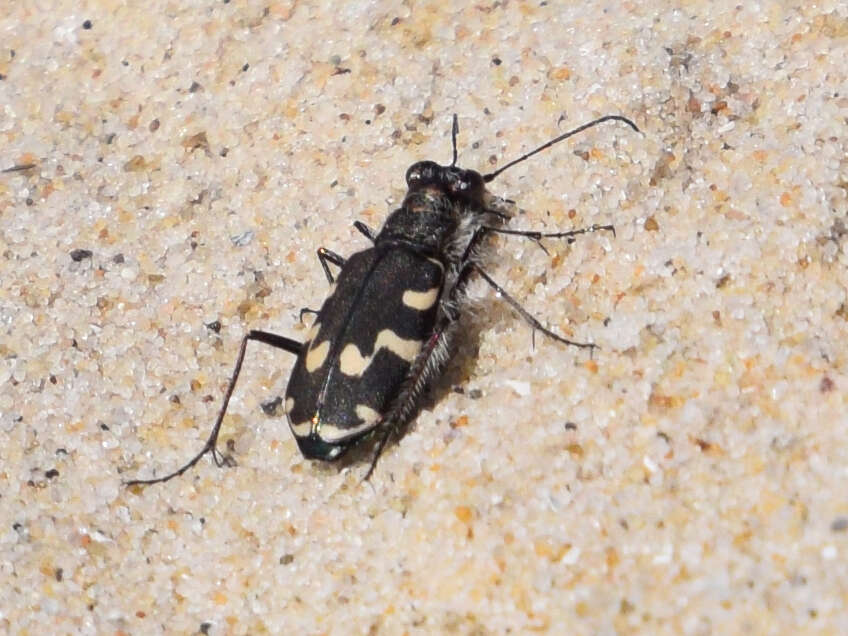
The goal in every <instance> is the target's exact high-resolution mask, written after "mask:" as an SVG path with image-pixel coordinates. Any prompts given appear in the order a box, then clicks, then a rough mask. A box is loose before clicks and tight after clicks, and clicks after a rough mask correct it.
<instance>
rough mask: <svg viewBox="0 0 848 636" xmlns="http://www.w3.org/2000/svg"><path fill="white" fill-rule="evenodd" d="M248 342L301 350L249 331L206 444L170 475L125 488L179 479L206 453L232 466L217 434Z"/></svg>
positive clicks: (293, 343)
mask: <svg viewBox="0 0 848 636" xmlns="http://www.w3.org/2000/svg"><path fill="white" fill-rule="evenodd" d="M250 340H255V341H257V342H261V343H263V344H266V345H269V346H271V347H274V348H275V349H282V350H283V351H288V352H289V353H292V354H294V355H298V354H299V353H300V349H301V343H299V342H297V341H296V340H292V339H291V338H286V337H285V336H278V335H277V334H274V333H269V332H267V331H258V330H256V329H253V330H251V331H250V332H248V334H247V335H246V336H245V337H244V338H243V339H242V341H241V348H240V349H239V354H238V358H237V359H236V366H235V369H234V370H233V375H232V376H231V377H230V384H229V386H228V387H227V392H226V393H225V394H224V402H223V404H222V405H221V410H220V411H219V413H218V419H216V420H215V426H214V427H212V433H211V434H210V435H209V438H208V439H207V440H206V443H205V444H204V445H203V448H202V449H201V450H200V452H199V453H198V454H197V455H195V456H194V457H192V458H191V460H189V461H188V463H186V464H184V465H183V466H182V467H181V468H179V469H177V470H175V471H174V472H172V473H169V474H167V475H165V476H164V477H156V478H154V479H131V480H129V481H125V482H124V485H126V486H134V485H135V484H157V483H159V482H165V481H168V480H170V479H173V478H174V477H179V476H180V475H182V474H183V473H184V472H186V471H187V470H189V469H190V468H191V467H192V466H194V465H195V464H197V462H199V461H200V459H201V458H202V457H203V456H204V455H205V454H206V453H212V458H213V459H214V460H215V463H216V464H217V465H218V466H222V465H227V466H232V465H233V460H232V458H231V457H228V456H223V455H221V454H220V453H219V452H218V449H217V443H218V434H219V433H220V432H221V424H222V423H223V422H224V415H225V414H226V413H227V405H228V404H229V403H230V397H231V396H232V395H233V390H234V389H235V388H236V381H237V380H238V376H239V373H240V372H241V365H242V362H244V354H245V351H246V350H247V343H248V342H249V341H250Z"/></svg>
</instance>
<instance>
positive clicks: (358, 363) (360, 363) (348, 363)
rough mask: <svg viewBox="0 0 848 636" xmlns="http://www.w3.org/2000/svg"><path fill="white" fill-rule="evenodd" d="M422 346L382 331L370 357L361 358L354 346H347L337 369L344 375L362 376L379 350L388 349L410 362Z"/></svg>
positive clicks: (340, 357)
mask: <svg viewBox="0 0 848 636" xmlns="http://www.w3.org/2000/svg"><path fill="white" fill-rule="evenodd" d="M422 345H423V343H422V342H421V341H420V340H404V339H403V338H401V337H400V336H399V335H397V334H396V333H395V332H394V331H392V330H391V329H383V330H382V331H381V332H380V333H379V334H377V340H376V341H375V342H374V352H373V353H372V354H371V355H370V356H363V355H362V353H360V351H359V349H358V348H357V346H356V345H354V344H349V345H347V346H346V347H345V348H344V349H343V350H342V354H341V356H339V369H340V370H341V372H342V373H344V374H345V375H350V376H362V374H363V373H365V370H366V369H367V368H368V366H369V365H370V364H371V361H372V360H373V359H374V357H375V356H376V355H377V354H378V353H379V352H380V349H388V350H389V351H391V352H392V353H393V354H395V355H396V356H398V357H399V358H401V359H402V360H406V361H407V362H412V361H413V360H415V356H417V355H418V352H419V351H421V347H422Z"/></svg>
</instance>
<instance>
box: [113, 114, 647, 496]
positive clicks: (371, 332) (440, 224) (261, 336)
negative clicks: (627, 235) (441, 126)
mask: <svg viewBox="0 0 848 636" xmlns="http://www.w3.org/2000/svg"><path fill="white" fill-rule="evenodd" d="M606 121H620V122H624V123H625V124H627V125H628V126H630V127H631V128H632V129H633V130H635V131H636V132H639V129H638V128H637V127H636V124H634V123H633V122H632V121H630V120H629V119H627V118H626V117H623V116H621V115H606V116H604V117H600V118H598V119H595V120H592V121H590V122H588V123H586V124H583V125H582V126H579V127H577V128H575V129H573V130H570V131H569V132H566V133H564V134H562V135H559V136H558V137H555V138H554V139H551V140H550V141H548V142H547V143H545V144H542V145H541V146H539V147H538V148H536V149H535V150H532V151H531V152H528V153H526V154H524V155H522V156H521V157H519V158H518V159H515V160H514V161H511V162H509V163H507V164H506V165H504V166H502V167H501V168H499V169H497V170H495V171H494V172H490V173H488V174H485V175H482V174H480V173H479V172H475V171H474V170H465V169H463V168H460V167H458V166H457V165H456V161H457V146H456V137H457V133H458V132H459V123H458V120H457V116H456V115H454V116H453V127H452V130H451V140H452V145H453V161H452V162H451V164H450V165H449V166H441V165H439V164H437V163H435V162H433V161H419V162H417V163H414V164H412V166H410V168H409V169H408V170H407V171H406V185H407V188H408V190H407V192H406V196H405V197H404V199H403V203H402V204H401V206H400V208H398V209H397V210H395V211H394V212H392V213H391V214H390V215H389V217H388V218H387V219H386V222H385V223H384V224H383V227H382V228H381V229H380V231H379V232H374V231H373V230H372V229H370V228H369V227H368V226H366V225H365V224H364V223H362V222H360V221H357V222H355V223H354V227H355V228H356V229H357V230H358V231H359V232H361V233H362V234H363V235H365V237H366V238H367V239H368V240H369V241H371V243H372V246H371V247H369V248H368V249H365V250H362V251H361V252H357V253H355V254H353V255H352V256H350V257H349V258H347V259H345V258H344V257H342V256H340V255H339V254H336V253H335V252H332V251H330V250H328V249H326V248H324V247H321V248H319V249H318V260H319V262H320V263H321V267H322V268H323V269H324V274H325V275H326V277H327V280H328V281H329V283H330V293H329V294H328V296H327V299H326V300H325V301H324V304H323V306H322V307H321V309H320V310H319V311H317V312H313V311H312V310H308V309H304V310H302V311H301V319H302V318H303V314H304V313H306V312H310V313H315V314H316V317H315V321H314V322H313V323H312V326H311V328H310V329H309V331H308V333H307V334H306V337H305V339H304V341H303V342H297V341H296V340H292V339H291V338H287V337H285V336H280V335H277V334H273V333H269V332H267V331H258V330H251V331H250V332H249V333H248V334H247V335H246V336H244V338H243V339H242V342H241V348H240V349H239V354H238V358H237V359H236V364H235V369H234V370H233V374H232V376H231V378H230V383H229V386H228V387H227V391H226V393H225V394H224V402H223V404H222V406H221V410H220V412H219V413H218V418H217V419H216V421H215V426H214V427H213V428H212V433H211V434H210V435H209V438H208V439H207V440H206V443H205V444H204V446H203V448H202V449H201V450H200V452H199V453H197V455H195V456H194V457H193V458H192V459H191V461H189V462H188V463H187V464H185V465H183V466H182V467H181V468H179V469H178V470H175V471H174V472H172V473H169V474H167V475H165V476H164V477H155V478H152V479H133V480H130V481H127V482H126V484H127V485H128V486H129V485H134V484H155V483H158V482H165V481H168V480H169V479H172V478H174V477H177V476H179V475H182V474H183V473H185V472H186V471H187V470H189V469H190V468H191V467H193V466H194V465H195V464H197V462H199V461H200V459H201V458H202V457H203V456H204V455H205V454H206V453H211V454H212V457H213V459H214V460H215V463H216V464H217V465H218V466H221V465H224V464H228V465H231V464H232V463H233V461H232V459H230V458H229V457H225V456H223V455H221V454H220V453H219V451H218V450H217V440H218V434H219V432H220V430H221V424H222V422H223V421H224V415H225V413H226V412H227V405H228V404H229V402H230V397H231V396H232V394H233V390H234V389H235V386H236V381H237V379H238V376H239V372H240V371H241V366H242V362H243V361H244V355H245V351H246V349H247V343H248V342H250V341H252V340H254V341H257V342H261V343H264V344H266V345H270V346H272V347H275V348H277V349H282V350H284V351H288V352H289V353H291V354H294V355H295V356H297V359H296V361H295V363H294V369H293V370H292V374H291V378H290V379H289V384H288V387H287V388H286V397H285V411H286V416H287V417H288V422H289V426H290V427H291V431H292V433H293V434H294V438H295V439H296V440H297V444H298V446H299V447H300V452H301V453H302V454H303V456H304V457H306V458H307V459H318V460H322V461H332V460H336V459H338V458H339V457H341V456H342V455H343V454H344V453H345V452H346V451H348V450H350V449H351V448H352V447H354V446H357V445H359V444H360V443H361V442H363V441H364V440H366V439H369V438H372V437H373V438H376V450H375V453H374V456H373V459H372V461H371V466H370V467H369V469H368V472H367V473H366V475H365V479H368V478H369V477H370V476H371V474H372V472H373V471H374V467H375V466H376V464H377V460H378V458H379V457H380V453H381V452H382V450H383V448H384V447H385V445H386V442H387V441H388V440H389V438H390V437H391V435H392V434H393V433H394V432H395V431H396V430H398V429H399V428H400V427H401V426H402V425H404V424H405V423H406V422H407V421H408V420H409V419H410V418H411V417H412V415H413V414H414V412H415V410H416V407H417V405H418V400H419V397H420V396H421V394H422V392H423V391H424V389H425V388H426V387H427V386H428V385H429V384H430V382H431V381H432V380H433V378H435V377H436V376H437V375H438V374H439V373H440V372H441V370H442V369H443V367H444V365H445V363H446V362H447V360H448V358H449V357H450V355H451V352H452V344H453V341H454V338H455V336H456V332H457V327H458V319H459V317H460V315H461V313H462V311H463V308H464V306H465V303H466V287H467V286H468V283H469V281H470V280H472V278H473V277H479V278H481V279H482V280H484V281H485V282H486V283H488V285H489V286H490V287H492V289H494V290H495V291H496V292H497V293H498V294H499V295H500V296H501V298H503V299H504V300H506V302H507V303H509V305H511V306H512V308H513V309H515V311H516V312H518V314H519V315H520V316H521V317H522V318H523V319H524V320H525V321H527V322H528V323H529V324H530V325H531V327H532V328H533V330H538V331H540V332H541V333H543V334H545V335H546V336H547V337H549V338H551V339H552V340H555V341H557V342H561V343H564V344H567V345H573V346H575V347H580V348H588V349H590V350H591V349H592V348H594V347H595V345H594V344H592V343H585V342H575V341H573V340H569V339H567V338H564V337H562V336H560V335H558V334H556V333H554V332H553V331H551V330H549V329H547V328H546V327H545V326H543V325H542V324H541V323H540V322H539V321H538V320H537V319H536V318H534V317H533V316H532V315H530V313H528V312H527V311H526V310H525V309H524V308H523V307H522V306H521V304H520V303H519V302H518V301H517V300H515V299H514V298H513V297H512V296H510V295H509V294H508V293H507V292H506V291H505V290H504V289H503V288H502V287H501V286H500V285H499V284H498V283H496V282H495V281H494V280H493V279H492V278H491V276H489V274H487V273H486V272H485V271H484V269H483V267H482V263H483V261H484V256H485V254H486V253H487V249H488V247H489V246H488V241H487V239H488V238H489V237H491V236H492V235H493V234H505V235H511V236H520V237H524V238H527V239H530V240H533V241H536V242H539V241H540V240H541V239H543V238H550V239H556V238H565V239H571V238H572V237H574V236H577V235H578V234H585V233H588V232H595V231H597V230H608V231H612V232H614V231H615V230H614V228H613V226H612V225H592V226H591V227H587V228H583V229H579V230H571V231H569V232H538V231H532V230H531V231H527V230H512V229H507V228H505V227H502V226H503V225H504V224H505V223H506V222H507V221H509V219H510V218H511V216H510V214H509V211H511V210H513V209H514V205H513V202H512V201H509V200H507V199H502V198H500V197H498V196H495V195H493V194H491V193H489V191H488V190H486V185H485V184H487V183H489V182H491V181H493V180H494V179H495V178H496V177H497V176H498V175H500V174H501V173H502V172H504V171H505V170H507V169H508V168H511V167H512V166H514V165H516V164H519V163H521V162H522V161H525V160H526V159H529V158H530V157H532V156H533V155H535V154H537V153H539V152H542V151H543V150H545V149H546V148H550V147H551V146H553V145H554V144H557V143H559V142H560V141H563V140H564V139H567V138H568V137H571V136H573V135H576V134H577V133H579V132H582V131H584V130H586V129H587V128H591V127H593V126H597V125H598V124H600V123H603V122H606ZM539 244H540V245H541V243H539ZM330 265H333V266H335V267H338V268H339V272H338V276H337V277H334V276H333V273H332V272H331V270H330Z"/></svg>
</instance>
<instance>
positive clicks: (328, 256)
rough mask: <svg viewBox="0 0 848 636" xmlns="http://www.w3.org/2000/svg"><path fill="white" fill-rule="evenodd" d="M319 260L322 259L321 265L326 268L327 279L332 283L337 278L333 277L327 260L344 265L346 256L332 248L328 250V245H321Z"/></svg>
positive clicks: (339, 265)
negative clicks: (340, 254)
mask: <svg viewBox="0 0 848 636" xmlns="http://www.w3.org/2000/svg"><path fill="white" fill-rule="evenodd" d="M318 260H319V261H321V267H323V268H324V274H325V275H326V276H327V281H328V282H329V283H330V284H331V285H332V284H333V283H334V282H335V280H336V279H335V278H334V277H333V273H332V272H331V271H330V266H329V265H327V261H329V262H331V263H332V264H333V265H335V266H336V267H344V264H345V258H344V257H343V256H339V255H338V254H336V253H335V252H333V251H332V250H328V249H327V248H326V247H319V248H318Z"/></svg>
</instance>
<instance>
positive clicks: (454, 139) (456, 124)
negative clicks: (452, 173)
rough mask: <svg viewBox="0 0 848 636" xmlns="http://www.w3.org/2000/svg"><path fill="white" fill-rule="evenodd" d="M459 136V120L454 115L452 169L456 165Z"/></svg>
mask: <svg viewBox="0 0 848 636" xmlns="http://www.w3.org/2000/svg"><path fill="white" fill-rule="evenodd" d="M457 134H459V118H458V117H457V116H456V113H454V114H453V127H452V128H451V141H452V142H453V161H452V162H451V168H453V167H454V166H455V165H456V156H457V155H456V136H457Z"/></svg>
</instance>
